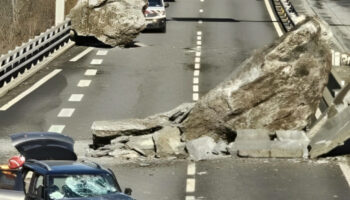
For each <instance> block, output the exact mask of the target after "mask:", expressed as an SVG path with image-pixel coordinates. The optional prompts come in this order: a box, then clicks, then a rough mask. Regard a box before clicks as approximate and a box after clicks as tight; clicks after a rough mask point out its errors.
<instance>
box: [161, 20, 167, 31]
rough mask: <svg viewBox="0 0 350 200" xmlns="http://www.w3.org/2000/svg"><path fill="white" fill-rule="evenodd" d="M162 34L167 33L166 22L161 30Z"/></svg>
mask: <svg viewBox="0 0 350 200" xmlns="http://www.w3.org/2000/svg"><path fill="white" fill-rule="evenodd" d="M160 31H161V32H162V33H166V22H164V26H163V27H162V28H161V29H160Z"/></svg>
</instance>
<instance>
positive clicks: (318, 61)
mask: <svg viewBox="0 0 350 200" xmlns="http://www.w3.org/2000/svg"><path fill="white" fill-rule="evenodd" d="M330 39H331V34H330V32H329V28H328V27H327V25H326V23H324V22H323V21H321V20H320V19H317V18H310V19H308V20H306V21H305V22H304V23H302V24H301V25H300V27H299V28H298V29H296V30H294V31H292V32H290V33H288V34H286V35H285V36H283V37H282V38H281V39H280V40H279V41H277V43H275V44H273V45H271V46H270V47H266V48H264V49H263V50H262V51H260V52H257V53H255V54H254V55H253V56H252V57H250V58H249V59H248V60H246V61H245V62H244V63H243V64H242V65H241V66H240V67H239V68H238V69H237V71H235V72H234V73H233V74H232V75H231V76H230V77H229V78H228V79H227V80H226V81H224V82H222V83H221V84H219V85H218V86H217V87H216V88H214V89H213V90H211V91H210V92H209V93H208V94H207V95H205V96H203V97H202V98H201V99H200V101H199V102H198V103H197V104H196V105H195V107H194V108H193V109H192V111H191V113H190V114H189V116H188V118H187V119H186V120H185V121H184V123H183V126H184V128H183V131H184V134H183V139H184V140H187V141H188V140H191V139H194V138H199V137H201V136H202V135H208V136H211V137H213V138H215V139H218V138H225V137H230V136H229V135H230V134H232V131H231V130H237V129H251V128H253V129H257V128H265V129H269V130H280V129H281V130H301V129H303V128H304V127H305V126H306V125H308V123H309V121H310V118H311V116H312V115H313V114H314V113H315V111H316V109H317V106H318V104H319V101H320V99H321V98H322V92H323V89H324V87H325V85H326V84H327V81H328V74H329V72H330V70H331V52H330V46H329V41H330Z"/></svg>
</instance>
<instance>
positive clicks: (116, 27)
mask: <svg viewBox="0 0 350 200" xmlns="http://www.w3.org/2000/svg"><path fill="white" fill-rule="evenodd" d="M146 2H147V1H145V0H89V1H87V0H79V1H78V3H77V5H76V6H75V7H74V8H73V9H72V10H71V11H70V14H69V17H70V18H71V20H72V28H73V29H74V30H75V32H76V33H77V34H78V36H93V37H95V38H97V39H98V40H99V41H101V42H103V43H105V44H107V45H110V46H117V45H125V44H128V43H130V42H132V41H133V40H134V39H135V38H136V37H137V35H138V34H139V33H140V32H141V31H142V30H143V29H144V28H145V27H146V20H145V17H144V14H143V12H142V9H143V8H144V7H145V6H146Z"/></svg>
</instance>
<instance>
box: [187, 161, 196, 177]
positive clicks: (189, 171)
mask: <svg viewBox="0 0 350 200" xmlns="http://www.w3.org/2000/svg"><path fill="white" fill-rule="evenodd" d="M195 174H196V164H195V163H190V164H188V166H187V175H189V176H194V175H195Z"/></svg>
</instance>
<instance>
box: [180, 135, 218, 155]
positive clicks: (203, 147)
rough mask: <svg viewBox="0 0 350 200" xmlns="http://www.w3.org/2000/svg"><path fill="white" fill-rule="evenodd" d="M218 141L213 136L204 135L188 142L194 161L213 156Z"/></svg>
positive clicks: (189, 152) (188, 148)
mask: <svg viewBox="0 0 350 200" xmlns="http://www.w3.org/2000/svg"><path fill="white" fill-rule="evenodd" d="M215 146H216V143H215V141H214V139H213V138H211V137H208V136H203V137H200V138H197V139H194V140H191V141H189V142H187V143H186V149H187V151H188V154H189V156H190V158H191V159H193V160H194V161H199V160H206V159H210V158H213V155H214V154H213V150H214V148H215Z"/></svg>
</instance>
